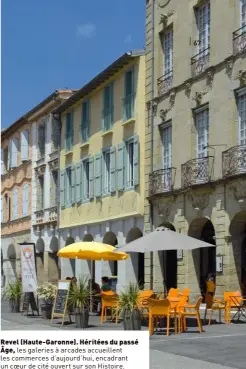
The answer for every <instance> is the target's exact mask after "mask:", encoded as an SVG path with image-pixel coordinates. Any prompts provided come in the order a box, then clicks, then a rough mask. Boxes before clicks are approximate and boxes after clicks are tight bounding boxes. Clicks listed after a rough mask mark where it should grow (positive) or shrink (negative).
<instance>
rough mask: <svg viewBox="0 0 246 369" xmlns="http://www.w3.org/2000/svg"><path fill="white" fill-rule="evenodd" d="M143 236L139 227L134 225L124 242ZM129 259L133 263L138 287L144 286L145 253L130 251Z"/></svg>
mask: <svg viewBox="0 0 246 369" xmlns="http://www.w3.org/2000/svg"><path fill="white" fill-rule="evenodd" d="M141 237H143V233H142V232H141V231H140V229H139V228H137V227H134V228H131V229H130V231H129V232H128V235H127V237H126V243H129V242H132V241H134V240H137V239H138V238H141ZM131 259H132V263H133V268H134V274H135V277H136V281H137V283H138V285H139V287H140V288H144V260H145V255H144V253H142V252H139V253H135V252H134V253H132V254H131Z"/></svg>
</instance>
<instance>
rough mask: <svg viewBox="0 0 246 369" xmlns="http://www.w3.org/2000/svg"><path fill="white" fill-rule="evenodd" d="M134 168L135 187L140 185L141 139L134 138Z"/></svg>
mask: <svg viewBox="0 0 246 369" xmlns="http://www.w3.org/2000/svg"><path fill="white" fill-rule="evenodd" d="M133 145H134V146H133V166H134V169H133V170H134V176H133V178H134V186H137V185H139V138H138V136H134V141H133Z"/></svg>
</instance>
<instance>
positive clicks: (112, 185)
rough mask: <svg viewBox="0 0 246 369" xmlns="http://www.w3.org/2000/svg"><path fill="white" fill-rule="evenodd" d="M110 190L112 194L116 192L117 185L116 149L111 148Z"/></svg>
mask: <svg viewBox="0 0 246 369" xmlns="http://www.w3.org/2000/svg"><path fill="white" fill-rule="evenodd" d="M110 190H111V192H115V191H116V183H115V147H114V146H112V147H111V148H110Z"/></svg>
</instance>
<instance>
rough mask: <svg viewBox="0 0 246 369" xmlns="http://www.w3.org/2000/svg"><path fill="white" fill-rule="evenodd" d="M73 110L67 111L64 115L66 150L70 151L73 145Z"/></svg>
mask: <svg viewBox="0 0 246 369" xmlns="http://www.w3.org/2000/svg"><path fill="white" fill-rule="evenodd" d="M73 140H74V137H73V112H69V113H67V117H66V150H67V151H71V150H72V147H73Z"/></svg>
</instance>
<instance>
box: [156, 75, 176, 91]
mask: <svg viewBox="0 0 246 369" xmlns="http://www.w3.org/2000/svg"><path fill="white" fill-rule="evenodd" d="M157 86H158V95H159V96H162V95H164V94H165V93H166V92H167V91H169V90H170V88H172V86H173V71H172V70H170V71H168V72H166V73H165V74H164V75H163V76H162V77H160V78H158V79H157Z"/></svg>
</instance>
